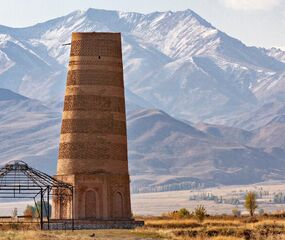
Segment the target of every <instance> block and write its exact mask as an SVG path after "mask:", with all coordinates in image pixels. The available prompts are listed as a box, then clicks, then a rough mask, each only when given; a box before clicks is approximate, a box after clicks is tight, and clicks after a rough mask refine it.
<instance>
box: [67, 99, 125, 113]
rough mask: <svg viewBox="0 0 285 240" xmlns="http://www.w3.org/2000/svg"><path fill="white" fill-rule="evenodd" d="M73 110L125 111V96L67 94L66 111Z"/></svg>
mask: <svg viewBox="0 0 285 240" xmlns="http://www.w3.org/2000/svg"><path fill="white" fill-rule="evenodd" d="M73 110H82V111H84V110H85V111H92V110H94V111H103V112H104V111H108V112H119V113H125V101H124V99H123V98H118V97H101V96H95V95H80V96H75V95H73V96H65V101H64V111H73Z"/></svg>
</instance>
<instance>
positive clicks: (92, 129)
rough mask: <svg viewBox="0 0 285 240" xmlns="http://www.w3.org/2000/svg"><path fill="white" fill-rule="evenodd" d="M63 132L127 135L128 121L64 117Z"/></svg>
mask: <svg viewBox="0 0 285 240" xmlns="http://www.w3.org/2000/svg"><path fill="white" fill-rule="evenodd" d="M61 133H62V134H65V133H91V134H93V133H100V134H104V133H105V134H114V135H122V136H126V134H127V130H126V123H125V122H122V121H113V120H112V119H108V118H106V119H63V120H62V126H61Z"/></svg>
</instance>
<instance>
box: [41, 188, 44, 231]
mask: <svg viewBox="0 0 285 240" xmlns="http://www.w3.org/2000/svg"><path fill="white" fill-rule="evenodd" d="M43 229H44V221H43V189H42V188H41V230H43Z"/></svg>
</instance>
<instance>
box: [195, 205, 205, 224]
mask: <svg viewBox="0 0 285 240" xmlns="http://www.w3.org/2000/svg"><path fill="white" fill-rule="evenodd" d="M206 215H207V211H206V208H205V207H204V206H203V205H199V206H197V207H196V208H195V210H194V216H195V217H196V218H197V220H198V221H199V222H200V223H201V222H203V221H204V219H205V217H206Z"/></svg>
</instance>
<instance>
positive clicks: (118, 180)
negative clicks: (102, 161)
mask: <svg viewBox="0 0 285 240" xmlns="http://www.w3.org/2000/svg"><path fill="white" fill-rule="evenodd" d="M55 178H56V179H58V180H61V181H63V182H66V183H69V184H71V185H72V186H73V187H74V193H73V201H72V199H70V198H69V199H59V198H54V199H53V211H52V218H53V219H61V220H63V219H72V218H73V219H79V220H82V221H83V220H84V221H87V222H88V221H89V220H93V219H95V221H99V220H101V221H115V222H120V221H126V222H128V221H132V213H131V209H130V206H131V204H130V192H129V191H130V190H129V181H130V180H129V175H128V174H111V173H106V172H97V173H90V174H76V175H60V176H59V175H57V176H55ZM64 200H65V201H64Z"/></svg>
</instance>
